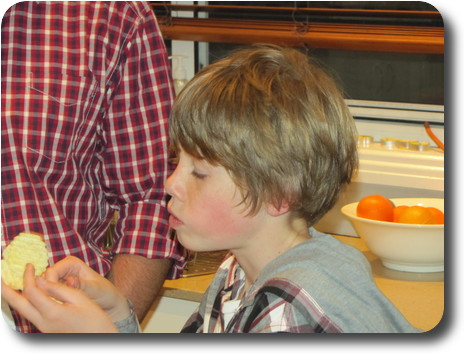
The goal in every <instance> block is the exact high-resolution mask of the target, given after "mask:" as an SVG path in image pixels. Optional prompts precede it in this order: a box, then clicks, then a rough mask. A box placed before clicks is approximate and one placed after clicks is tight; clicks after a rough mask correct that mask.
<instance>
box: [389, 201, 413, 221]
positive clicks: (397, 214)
mask: <svg viewBox="0 0 464 353" xmlns="http://www.w3.org/2000/svg"><path fill="white" fill-rule="evenodd" d="M408 208H409V206H405V205H402V206H396V207H395V208H394V209H393V222H398V219H399V218H400V216H401V215H402V214H403V212H404V211H405V210H407V209H408Z"/></svg>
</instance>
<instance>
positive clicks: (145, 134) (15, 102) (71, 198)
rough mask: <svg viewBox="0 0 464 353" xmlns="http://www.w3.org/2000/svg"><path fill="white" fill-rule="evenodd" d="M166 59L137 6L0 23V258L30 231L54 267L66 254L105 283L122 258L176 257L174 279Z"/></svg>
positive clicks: (98, 6) (63, 10)
mask: <svg viewBox="0 0 464 353" xmlns="http://www.w3.org/2000/svg"><path fill="white" fill-rule="evenodd" d="M167 60H168V59H167V55H166V48H165V46H164V43H163V40H162V37H161V35H160V32H159V28H158V25H157V23H156V19H155V17H154V14H153V12H152V11H151V9H150V7H149V6H148V5H147V4H146V3H142V2H114V3H111V2H74V3H66V2H65V3H63V2H56V3H48V2H35V1H30V2H20V3H17V4H16V5H14V6H12V7H11V8H10V9H9V10H8V11H7V12H6V14H5V16H4V18H3V22H2V141H1V143H2V145H1V149H2V168H1V176H2V250H3V249H4V247H5V246H6V245H7V244H8V243H9V242H10V241H11V240H12V238H13V237H14V236H16V235H17V234H19V233H20V232H24V231H31V232H37V233H41V234H43V235H44V237H45V240H46V242H47V243H48V246H49V249H50V251H51V253H50V263H51V264H53V263H54V262H56V261H58V260H60V259H62V258H63V257H65V256H68V255H74V256H77V257H79V258H81V259H83V260H84V261H86V262H87V264H89V265H90V266H91V267H92V268H93V269H94V270H96V271H98V272H100V273H101V274H102V275H105V274H107V273H108V271H109V270H110V266H111V259H112V256H113V255H114V254H121V253H124V254H136V255H142V256H145V257H148V258H166V257H167V258H174V259H175V260H176V261H175V266H174V267H173V269H172V271H171V273H170V278H175V277H177V276H178V275H179V274H180V271H181V269H182V266H183V262H184V261H183V257H182V255H181V251H180V249H179V246H178V244H177V242H176V241H175V239H173V237H172V236H170V235H169V233H168V223H167V210H166V194H165V190H164V181H165V179H166V177H167V176H168V174H169V173H170V172H171V169H170V166H169V164H168V156H167V144H168V137H167V124H168V115H169V113H170V107H171V103H172V100H173V89H172V86H171V83H170V73H169V68H170V65H169V62H168V61H167ZM115 210H118V211H119V219H118V221H117V224H116V226H115V235H114V244H113V245H112V247H111V248H109V249H108V248H106V247H105V246H104V238H105V230H106V229H107V227H108V224H109V222H110V219H111V217H112V215H113V212H114V211H115ZM21 330H22V331H25V332H28V330H30V328H29V327H27V325H26V324H25V323H23V327H22V328H21Z"/></svg>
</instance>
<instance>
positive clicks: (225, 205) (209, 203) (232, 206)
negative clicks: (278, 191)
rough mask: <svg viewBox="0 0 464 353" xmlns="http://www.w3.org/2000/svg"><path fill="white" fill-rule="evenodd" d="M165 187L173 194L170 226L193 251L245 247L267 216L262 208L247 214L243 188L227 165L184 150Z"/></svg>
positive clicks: (182, 242)
mask: <svg viewBox="0 0 464 353" xmlns="http://www.w3.org/2000/svg"><path fill="white" fill-rule="evenodd" d="M166 190H167V192H168V193H169V195H171V196H172V198H171V200H170V201H169V204H168V208H169V212H170V213H171V216H170V219H169V225H170V226H171V227H172V228H174V229H175V230H176V232H177V236H178V239H179V241H180V242H181V244H182V245H184V246H185V247H186V248H187V249H190V250H193V251H213V250H224V249H229V250H232V251H233V250H238V249H243V248H246V247H247V245H248V243H249V242H250V241H251V239H252V235H253V234H256V232H257V231H258V230H259V229H260V226H261V224H262V222H263V221H264V219H265V215H266V213H265V212H263V210H261V211H260V212H258V213H257V214H256V215H253V216H247V212H246V208H245V206H244V205H243V204H240V202H241V201H242V195H241V193H240V190H239V189H238V188H237V186H236V185H235V183H234V182H233V180H232V178H231V177H230V175H229V173H228V172H227V171H226V169H225V168H223V167H222V166H213V165H211V164H209V163H208V162H207V161H205V160H199V159H197V158H194V157H193V156H191V155H189V154H187V153H186V152H185V151H183V150H181V152H180V155H179V163H178V165H177V167H176V169H175V171H174V172H173V174H172V175H171V176H170V177H169V178H168V180H167V181H166ZM239 204H240V205H239Z"/></svg>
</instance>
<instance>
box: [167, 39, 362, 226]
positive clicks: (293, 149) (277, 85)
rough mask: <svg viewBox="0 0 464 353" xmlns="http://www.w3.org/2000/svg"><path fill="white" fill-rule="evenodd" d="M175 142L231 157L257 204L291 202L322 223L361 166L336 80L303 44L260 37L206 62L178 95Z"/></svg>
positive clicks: (222, 160)
mask: <svg viewBox="0 0 464 353" xmlns="http://www.w3.org/2000/svg"><path fill="white" fill-rule="evenodd" d="M170 139H171V147H172V149H173V150H174V152H176V151H178V149H179V147H182V148H183V149H184V150H185V151H186V152H187V153H189V154H191V155H193V156H194V157H197V158H201V159H206V160H207V161H208V162H210V163H212V164H214V165H222V166H223V167H225V168H226V169H227V170H228V171H229V173H230V175H231V177H232V178H233V180H234V182H235V183H236V184H237V185H238V186H239V188H240V189H241V190H242V192H243V195H244V200H243V202H244V203H245V205H247V207H249V211H250V214H253V213H254V212H256V211H257V210H258V209H259V208H260V207H261V205H262V204H263V203H272V204H273V205H275V206H276V207H280V206H281V205H282V204H283V203H287V204H290V205H291V210H292V211H293V212H295V214H296V215H297V216H298V217H303V218H304V219H306V221H307V222H308V225H312V224H314V223H315V222H317V221H318V220H319V219H320V218H321V217H322V216H323V215H324V214H325V213H326V212H327V211H328V210H329V209H330V208H332V206H333V205H334V204H335V202H336V200H337V199H338V197H339V194H340V191H341V189H342V188H343V186H344V185H346V184H347V183H349V182H350V181H351V177H352V174H353V172H354V170H355V169H356V168H357V163H358V162H357V161H358V159H357V151H356V139H357V132H356V128H355V125H354V121H353V118H352V116H351V115H350V113H349V110H348V107H347V106H346V104H345V101H344V99H343V97H342V94H341V93H340V91H339V90H338V88H337V87H336V84H335V82H334V81H333V80H332V79H331V78H330V77H329V76H328V75H327V74H326V73H325V72H324V71H323V70H322V69H321V68H320V67H319V66H318V65H315V64H314V63H312V62H311V61H310V60H308V58H307V57H306V55H304V54H302V53H300V52H299V51H297V50H295V49H290V48H280V47H277V46H272V45H263V46H255V47H251V48H249V49H242V50H239V51H237V52H234V53H233V54H232V55H230V56H229V57H227V58H225V59H223V60H220V61H218V62H216V63H213V64H212V65H209V66H207V67H205V68H204V69H202V70H201V71H200V72H199V73H198V74H197V75H196V76H195V77H194V78H193V79H192V80H191V81H190V82H189V83H188V84H187V86H186V87H185V88H184V89H183V90H182V92H181V93H180V94H179V96H178V97H177V99H176V101H175V103H174V106H173V109H172V113H171V121H170Z"/></svg>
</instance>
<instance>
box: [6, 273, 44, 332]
mask: <svg viewBox="0 0 464 353" xmlns="http://www.w3.org/2000/svg"><path fill="white" fill-rule="evenodd" d="M2 297H3V298H4V299H5V300H6V302H7V303H8V304H9V305H10V306H11V307H12V308H13V309H14V310H16V311H17V312H18V313H19V314H21V315H22V316H24V317H25V318H26V319H28V320H29V321H31V322H32V323H34V324H36V323H37V322H39V320H41V319H42V317H41V314H40V312H39V311H38V310H37V309H36V308H35V307H34V306H33V305H32V304H31V303H30V302H29V300H27V299H26V298H25V297H24V296H23V295H22V294H21V293H20V292H18V291H16V290H14V289H13V288H11V287H9V286H8V285H7V284H5V282H3V280H2Z"/></svg>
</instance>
